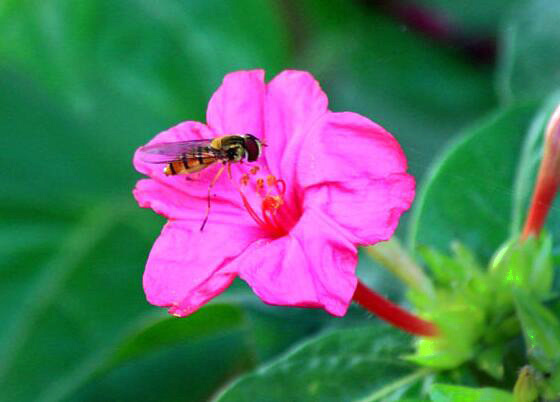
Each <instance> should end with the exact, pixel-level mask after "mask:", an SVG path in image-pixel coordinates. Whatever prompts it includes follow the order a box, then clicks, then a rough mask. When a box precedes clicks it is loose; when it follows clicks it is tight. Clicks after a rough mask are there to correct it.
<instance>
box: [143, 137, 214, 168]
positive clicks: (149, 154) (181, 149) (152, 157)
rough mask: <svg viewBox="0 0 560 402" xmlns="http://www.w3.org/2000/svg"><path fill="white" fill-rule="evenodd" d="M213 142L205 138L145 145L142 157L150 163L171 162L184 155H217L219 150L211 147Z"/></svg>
mask: <svg viewBox="0 0 560 402" xmlns="http://www.w3.org/2000/svg"><path fill="white" fill-rule="evenodd" d="M211 142H212V140H208V139H204V140H192V141H177V142H161V143H159V144H150V145H144V146H143V147H141V148H140V150H139V151H140V158H141V159H142V160H143V161H144V162H148V163H171V162H174V161H177V160H180V159H181V158H182V157H183V156H184V155H187V156H189V155H197V156H198V155H200V156H201V157H216V155H217V153H218V150H214V148H211V147H210V143H211Z"/></svg>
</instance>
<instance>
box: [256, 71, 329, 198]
mask: <svg viewBox="0 0 560 402" xmlns="http://www.w3.org/2000/svg"><path fill="white" fill-rule="evenodd" d="M327 106H328V99H327V96H326V95H325V93H324V92H323V90H322V89H321V87H320V86H319V83H318V82H317V81H316V80H315V78H314V77H313V76H312V75H311V74H309V73H307V72H305V71H294V70H287V71H283V72H282V73H280V74H278V75H277V76H276V77H275V78H274V79H273V80H272V81H270V83H269V84H268V86H267V91H266V99H265V113H266V114H265V115H266V119H265V141H266V144H267V145H268V146H267V147H266V148H265V157H266V163H267V165H268V167H269V169H270V171H271V173H272V174H274V175H275V176H276V177H278V178H281V179H283V180H284V181H285V182H286V184H287V187H286V194H285V198H286V200H288V204H291V205H293V204H294V203H296V202H298V201H297V200H296V196H295V194H296V193H297V189H296V188H295V187H294V184H296V183H295V181H294V175H295V165H296V160H297V156H298V155H299V152H300V151H301V143H302V142H303V138H304V137H305V136H306V135H307V133H308V132H309V130H311V127H312V126H313V124H314V123H315V122H316V121H317V120H318V119H319V118H320V117H321V116H323V115H324V114H325V113H327Z"/></svg>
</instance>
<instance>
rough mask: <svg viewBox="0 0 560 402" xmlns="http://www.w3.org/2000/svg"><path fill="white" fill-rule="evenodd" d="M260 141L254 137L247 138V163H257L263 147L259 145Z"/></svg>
mask: <svg viewBox="0 0 560 402" xmlns="http://www.w3.org/2000/svg"><path fill="white" fill-rule="evenodd" d="M258 141H259V140H258V139H257V138H255V137H253V136H252V135H247V136H245V151H246V155H247V161H249V162H254V161H256V160H257V159H258V158H259V156H260V154H261V147H260V145H259V142H258Z"/></svg>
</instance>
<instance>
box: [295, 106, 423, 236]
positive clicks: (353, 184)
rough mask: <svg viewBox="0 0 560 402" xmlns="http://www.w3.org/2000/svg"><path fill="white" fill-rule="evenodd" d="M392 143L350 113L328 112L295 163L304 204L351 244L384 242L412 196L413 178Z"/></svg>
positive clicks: (374, 126)
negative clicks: (328, 220)
mask: <svg viewBox="0 0 560 402" xmlns="http://www.w3.org/2000/svg"><path fill="white" fill-rule="evenodd" d="M406 168H407V165H406V158H405V155H404V153H403V152H402V149H401V147H400V145H399V144H398V143H397V141H396V140H395V139H394V138H393V137H392V136H391V134H389V133H388V132H387V131H385V130H384V129H383V128H382V127H381V126H379V125H377V124H375V123H373V122H372V121H370V120H368V119H367V118H365V117H363V116H360V115H358V114H355V113H330V112H329V113H328V114H327V115H325V117H324V119H323V121H322V122H321V123H320V124H317V125H316V126H315V127H314V129H313V130H311V131H310V132H309V135H308V136H307V137H305V140H304V142H303V143H302V150H301V152H300V154H299V157H298V161H297V174H298V183H299V185H300V186H301V188H302V189H303V190H302V192H303V198H304V208H308V207H310V208H320V209H321V210H322V211H323V212H324V213H325V214H326V215H328V216H330V217H331V218H332V219H333V220H334V221H336V222H338V224H339V225H340V226H341V227H342V228H344V229H346V230H347V231H348V233H349V235H350V236H351V239H352V241H353V242H355V243H358V244H374V243H376V242H379V241H381V240H387V239H388V238H389V237H390V236H391V235H392V233H393V232H394V230H395V228H396V226H397V224H398V221H399V218H400V216H401V214H402V213H403V212H404V211H405V210H407V209H408V208H409V207H410V204H411V203H412V200H413V199H414V178H413V177H412V176H410V175H409V174H407V173H406Z"/></svg>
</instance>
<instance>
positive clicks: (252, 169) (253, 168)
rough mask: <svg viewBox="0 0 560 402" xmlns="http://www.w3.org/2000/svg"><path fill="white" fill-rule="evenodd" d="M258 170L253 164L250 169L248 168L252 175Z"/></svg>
mask: <svg viewBox="0 0 560 402" xmlns="http://www.w3.org/2000/svg"><path fill="white" fill-rule="evenodd" d="M258 171H259V167H258V166H253V167H252V168H251V169H249V173H251V174H252V175H255V174H257V172H258Z"/></svg>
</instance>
